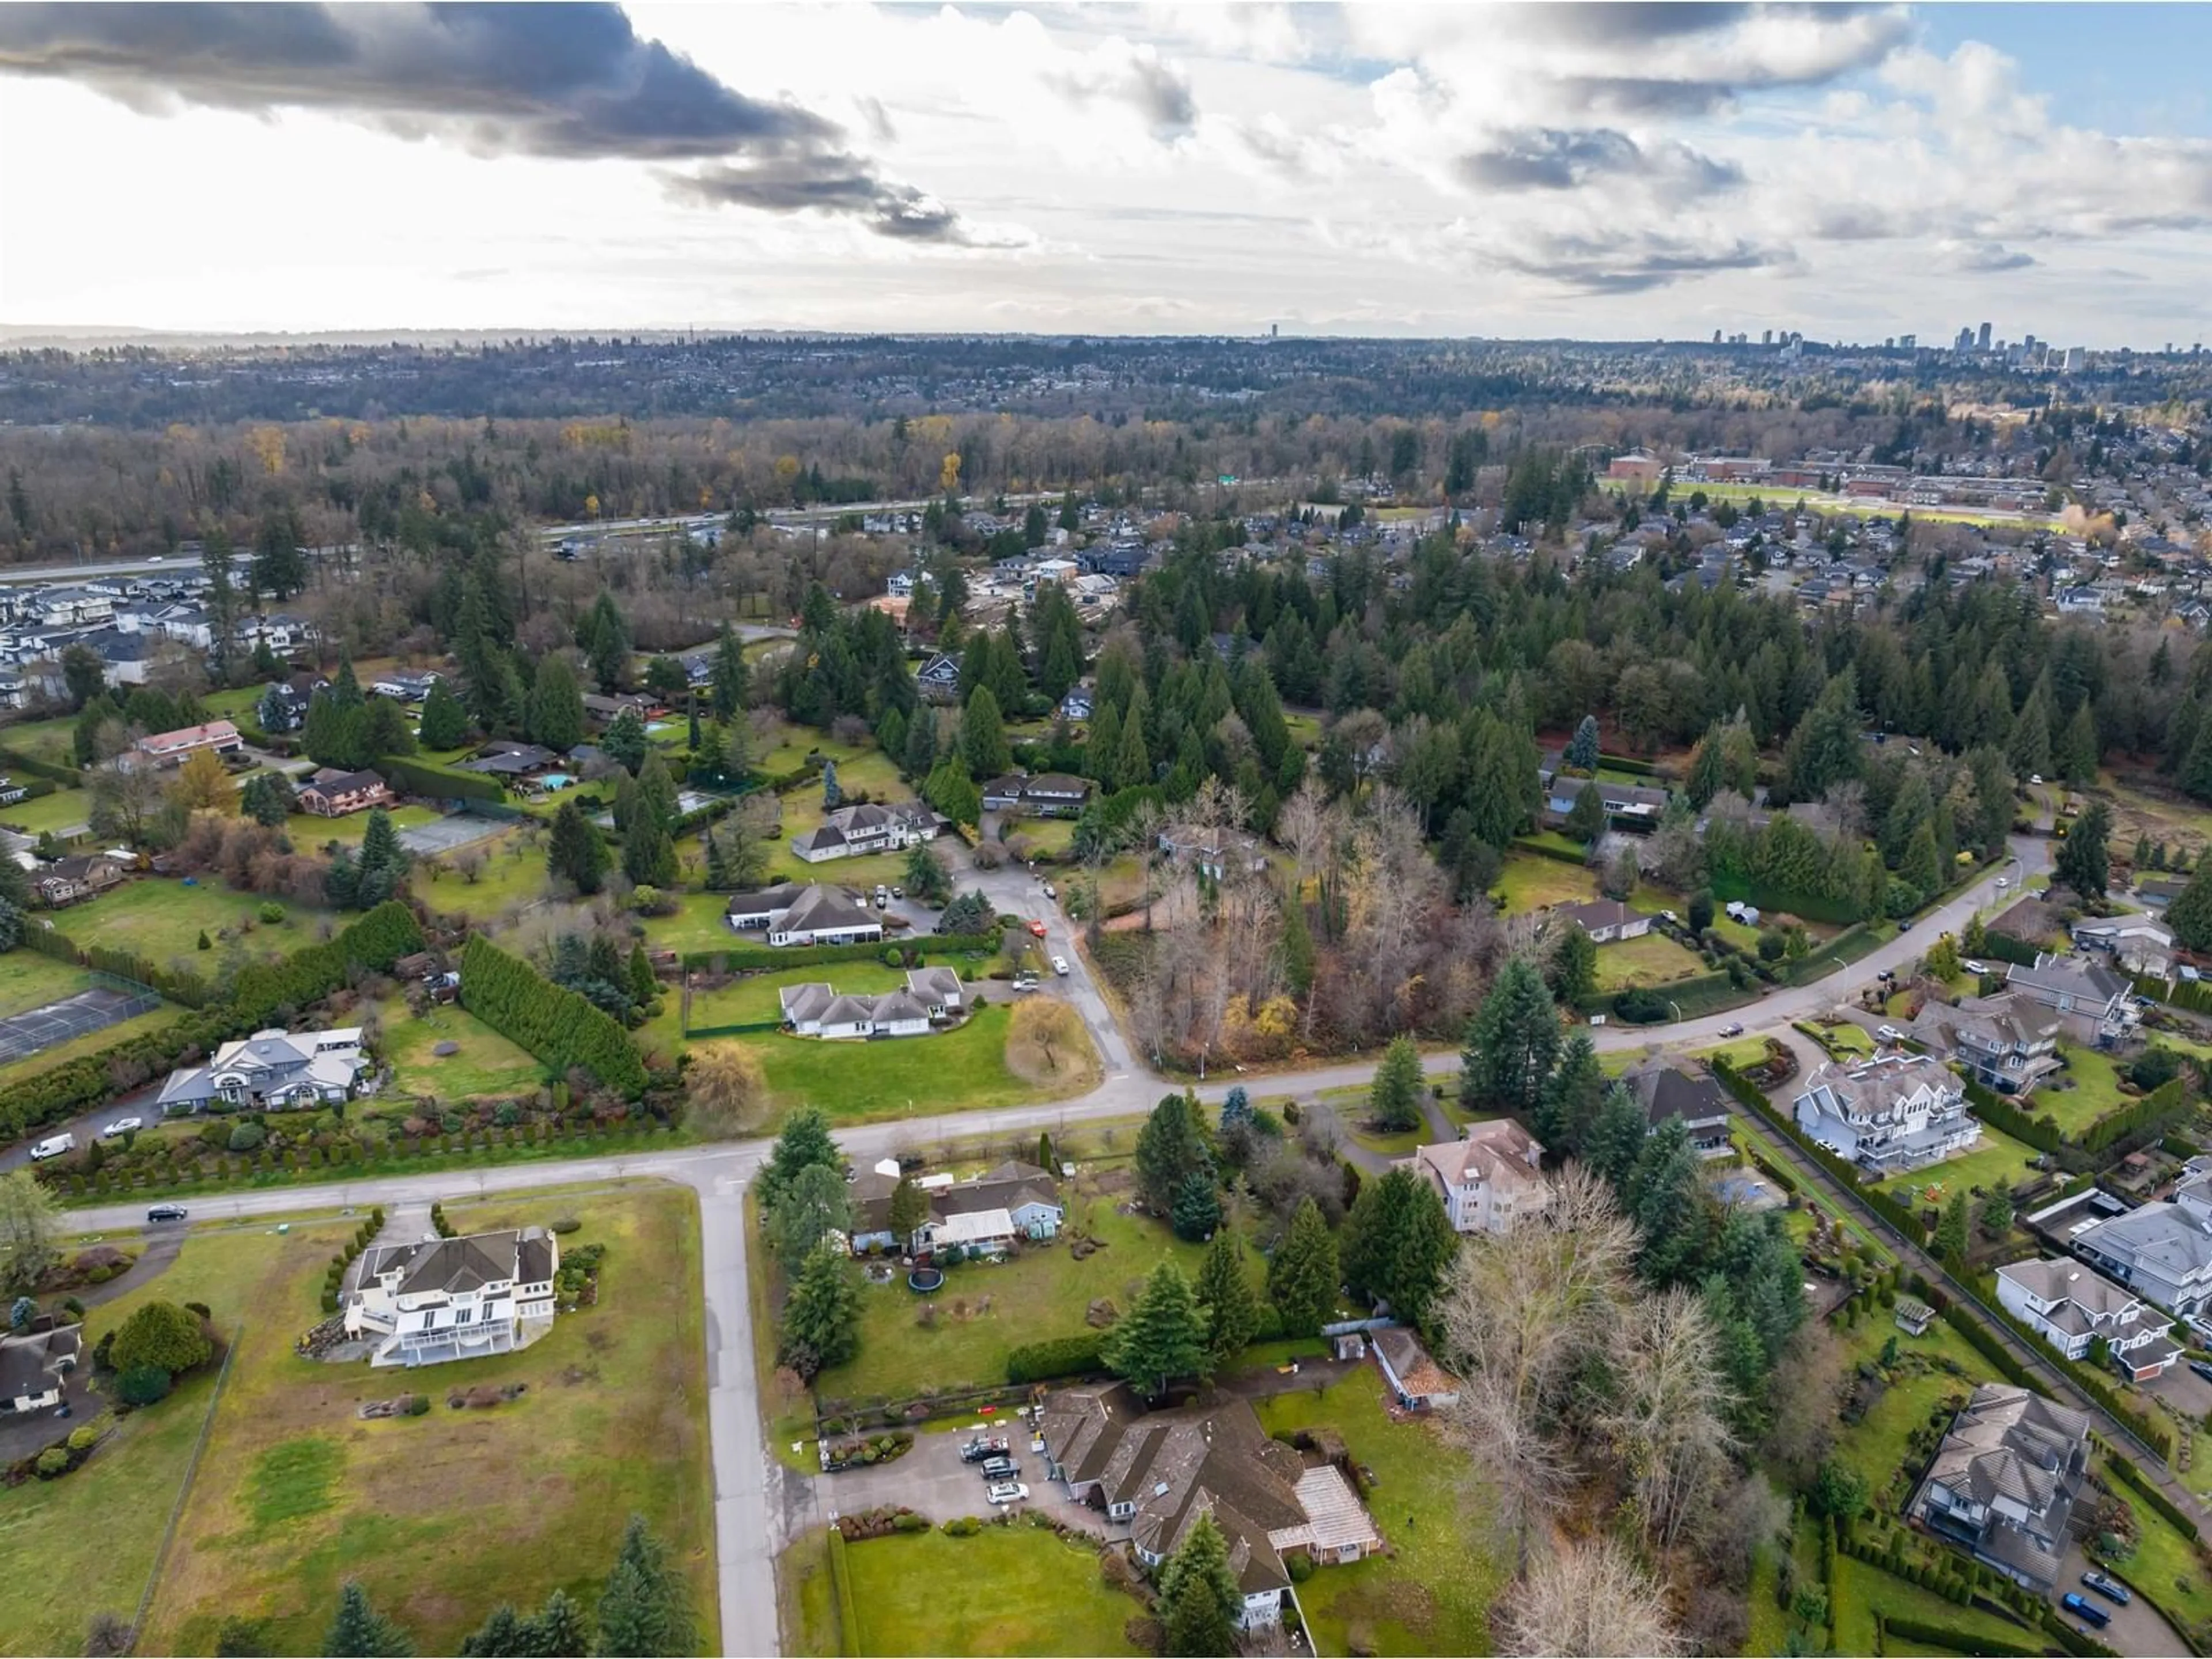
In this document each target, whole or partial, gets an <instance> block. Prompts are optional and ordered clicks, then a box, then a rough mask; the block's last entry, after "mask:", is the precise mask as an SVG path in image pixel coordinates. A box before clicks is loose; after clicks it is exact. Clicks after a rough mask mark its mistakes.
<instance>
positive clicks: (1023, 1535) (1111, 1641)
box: [794, 1526, 1143, 1659]
mask: <svg viewBox="0 0 2212 1659" xmlns="http://www.w3.org/2000/svg"><path fill="white" fill-rule="evenodd" d="M794 1548H795V1549H800V1550H805V1552H806V1553H807V1554H808V1556H809V1559H810V1561H811V1564H812V1565H811V1571H807V1572H806V1575H805V1577H804V1578H803V1579H801V1581H800V1587H799V1606H800V1609H801V1613H802V1623H803V1626H804V1632H805V1634H804V1640H803V1642H802V1644H801V1647H800V1651H801V1652H803V1653H808V1654H817V1655H830V1654H836V1653H839V1652H844V1653H851V1654H859V1655H866V1656H868V1659H890V1656H906V1655H916V1654H920V1655H927V1654H946V1655H959V1656H963V1659H964V1656H972V1659H986V1656H997V1655H1000V1654H1100V1655H1122V1654H1136V1653H1139V1652H1141V1651H1143V1650H1140V1649H1139V1648H1136V1647H1133V1646H1132V1645H1131V1644H1130V1643H1129V1640H1128V1638H1127V1636H1125V1635H1124V1634H1123V1633H1122V1627H1123V1626H1125V1625H1127V1622H1128V1621H1129V1620H1131V1619H1133V1618H1134V1617H1135V1616H1136V1615H1137V1614H1139V1613H1141V1612H1142V1611H1143V1608H1142V1607H1140V1606H1139V1604H1138V1602H1137V1601H1136V1600H1135V1598H1133V1596H1130V1595H1127V1594H1125V1593H1124V1592H1122V1591H1121V1590H1117V1589H1110V1588H1109V1587H1108V1586H1107V1585H1106V1583H1104V1582H1103V1580H1102V1579H1101V1578H1100V1577H1099V1576H1098V1557H1097V1551H1096V1550H1095V1549H1094V1548H1092V1547H1091V1546H1089V1545H1087V1544H1083V1543H1078V1542H1062V1541H1060V1539H1059V1538H1058V1537H1056V1536H1054V1534H1052V1533H1050V1532H1048V1531H1046V1530H1044V1529H1043V1528H1037V1527H1022V1526H1012V1527H986V1528H984V1529H983V1530H982V1531H981V1532H980V1533H978V1534H975V1536H974V1537H973V1538H948V1537H946V1536H945V1534H943V1533H941V1532H924V1533H895V1534H892V1535H891V1536H890V1537H888V1538H873V1539H870V1540H869V1541H867V1542H866V1543H863V1544H851V1545H848V1546H847V1547H846V1549H845V1566H846V1571H848V1573H850V1574H851V1576H852V1580H853V1605H854V1608H855V1609H856V1610H857V1611H858V1613H859V1615H860V1629H859V1630H857V1631H852V1632H846V1638H845V1641H844V1642H843V1644H840V1643H839V1641H838V1637H837V1631H836V1622H835V1621H836V1608H835V1606H834V1600H835V1598H834V1596H833V1595H832V1593H831V1590H830V1585H829V1571H828V1570H827V1568H826V1566H825V1565H823V1551H822V1547H821V1546H820V1545H819V1544H818V1543H817V1542H815V1541H811V1540H810V1541H807V1542H805V1543H804V1544H800V1545H797V1546H794ZM958 1586H975V1588H976V1589H978V1590H982V1588H983V1587H984V1586H988V1589H987V1590H986V1591H983V1593H981V1594H973V1595H963V1594H961V1593H959V1591H958V1589H957V1588H956V1587H958Z"/></svg>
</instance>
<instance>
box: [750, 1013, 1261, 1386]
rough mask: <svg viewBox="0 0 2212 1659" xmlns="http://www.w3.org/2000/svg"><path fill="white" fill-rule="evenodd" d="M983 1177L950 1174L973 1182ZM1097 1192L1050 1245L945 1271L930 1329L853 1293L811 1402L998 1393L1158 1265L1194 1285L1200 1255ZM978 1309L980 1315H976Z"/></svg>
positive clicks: (897, 1308) (909, 1311)
mask: <svg viewBox="0 0 2212 1659" xmlns="http://www.w3.org/2000/svg"><path fill="white" fill-rule="evenodd" d="M878 1046H880V1045H878ZM983 1167H986V1166H984V1165H982V1164H975V1165H973V1166H969V1165H961V1166H959V1170H960V1172H961V1173H964V1174H973V1173H975V1170H978V1169H981V1168H983ZM1107 1184H1108V1185H1109V1186H1110V1188H1111V1190H1107V1191H1102V1190H1100V1187H1101V1183H1100V1182H1099V1181H1098V1180H1097V1179H1096V1178H1094V1177H1093V1176H1090V1175H1084V1176H1079V1177H1078V1178H1077V1180H1076V1182H1075V1183H1074V1185H1073V1187H1072V1188H1067V1189H1066V1192H1065V1194H1064V1195H1065V1197H1066V1202H1067V1225H1066V1228H1065V1230H1064V1231H1062V1232H1061V1235H1060V1238H1059V1240H1057V1241H1055V1242H1054V1243H1048V1244H1036V1245H1033V1246H1030V1247H1028V1248H1025V1249H1023V1250H1022V1251H1021V1253H1020V1254H1019V1255H1016V1256H1014V1257H1012V1258H1011V1259H1009V1260H1008V1261H1004V1262H1001V1263H999V1264H998V1265H996V1266H993V1265H990V1264H987V1263H982V1262H975V1263H970V1264H968V1265H966V1266H963V1267H955V1268H954V1269H953V1270H952V1271H951V1274H950V1275H949V1276H948V1277H947V1279H946V1280H945V1288H944V1289H943V1290H942V1291H939V1292H938V1293H937V1294H936V1295H934V1296H933V1297H927V1298H926V1300H927V1302H929V1303H931V1304H934V1305H935V1307H936V1309H937V1313H936V1316H935V1322H934V1323H933V1325H931V1326H930V1327H928V1328H924V1327H923V1326H922V1325H921V1322H919V1321H918V1319H917V1318H916V1314H917V1312H918V1311H919V1310H920V1309H921V1306H922V1305H923V1303H924V1301H925V1298H923V1297H917V1296H916V1295H915V1294H914V1292H913V1291H909V1290H908V1289H907V1287H906V1281H905V1280H904V1279H900V1278H897V1277H896V1276H894V1278H893V1279H892V1280H891V1282H890V1283H889V1284H887V1285H877V1284H872V1283H863V1284H862V1285H861V1287H860V1357H859V1358H856V1359H854V1361H853V1362H852V1363H851V1364H848V1365H842V1366H840V1367H839V1368H838V1369H837V1370H834V1371H825V1372H823V1374H822V1376H820V1378H819V1379H817V1385H816V1386H817V1391H818V1393H819V1394H820V1395H823V1397H826V1398H835V1399H843V1400H857V1399H865V1398H867V1397H869V1396H872V1395H884V1396H886V1397H888V1398H890V1399H894V1400H903V1399H907V1398H909V1397H911V1396H913V1395H921V1394H935V1393H944V1392H948V1391H950V1390H951V1389H958V1388H960V1387H963V1385H969V1384H973V1385H976V1386H979V1387H980V1386H992V1385H995V1384H998V1383H1004V1382H1005V1381H1006V1354H1007V1352H1008V1350H1010V1349H1012V1348H1015V1347H1018V1346H1020V1345H1022V1344H1023V1343H1025V1342H1039V1341H1043V1340H1047V1339H1048V1338H1051V1337H1057V1336H1079V1335H1081V1334H1083V1333H1084V1331H1085V1329H1086V1328H1087V1327H1086V1326H1085V1323H1084V1314H1085V1310H1088V1309H1089V1307H1090V1305H1091V1303H1092V1301H1093V1300H1095V1299H1097V1297H1107V1298H1109V1299H1110V1300H1111V1301H1112V1302H1113V1303H1114V1304H1115V1306H1116V1307H1117V1308H1119V1309H1120V1310H1121V1311H1122V1312H1123V1313H1125V1314H1126V1313H1127V1311H1128V1310H1130V1308H1132V1307H1133V1306H1134V1305H1135V1302H1136V1297H1137V1293H1138V1291H1139V1290H1140V1289H1142V1287H1143V1285H1144V1281H1145V1278H1146V1275H1147V1274H1148V1273H1151V1272H1152V1269H1153V1268H1154V1267H1157V1266H1158V1265H1159V1262H1160V1260H1161V1258H1162V1257H1164V1256H1167V1257H1172V1258H1173V1259H1174V1260H1175V1261H1177V1262H1179V1263H1181V1264H1182V1267H1183V1270H1184V1271H1185V1272H1186V1273H1189V1274H1190V1276H1191V1277H1192V1278H1193V1279H1196V1277H1197V1276H1198V1269H1199V1264H1200V1261H1202V1260H1203V1259H1204V1257H1205V1255H1206V1247H1205V1246H1204V1245H1203V1244H1186V1243H1183V1242H1182V1240H1180V1239H1178V1238H1176V1237H1175V1235H1174V1234H1172V1233H1171V1232H1170V1231H1168V1229H1167V1228H1166V1227H1165V1226H1164V1225H1161V1224H1160V1223H1158V1222H1157V1221H1153V1220H1150V1219H1148V1218H1145V1217H1141V1216H1128V1215H1117V1214H1115V1204H1116V1203H1117V1202H1119V1201H1121V1200H1126V1199H1127V1196H1128V1187H1127V1182H1126V1181H1125V1180H1122V1179H1120V1178H1118V1177H1117V1178H1115V1179H1112V1180H1111V1181H1110V1182H1109V1183H1107ZM1076 1237H1087V1238H1091V1239H1095V1240H1097V1241H1098V1242H1100V1243H1103V1245H1104V1246H1105V1248H1104V1249H1101V1250H1098V1251H1097V1252H1096V1253H1095V1254H1093V1255H1090V1256H1088V1257H1086V1258H1085V1260H1083V1261H1077V1260H1076V1259H1075V1256H1074V1252H1073V1249H1071V1246H1072V1244H1073V1241H1074V1239H1075V1238H1076ZM754 1260H755V1261H756V1262H757V1263H759V1264H760V1266H759V1267H757V1271H761V1272H766V1271H768V1265H767V1261H766V1258H765V1257H764V1256H756V1257H755V1258H754ZM1249 1262H1250V1266H1251V1269H1252V1278H1253V1283H1254V1284H1255V1285H1257V1284H1258V1283H1259V1280H1260V1275H1261V1263H1260V1258H1259V1256H1258V1255H1257V1253H1256V1252H1251V1253H1249ZM986 1298H987V1299H988V1301H989V1303H990V1307H989V1310H988V1311H980V1309H981V1304H982V1303H983V1301H984V1300H985V1299H986ZM963 1310H964V1311H963Z"/></svg>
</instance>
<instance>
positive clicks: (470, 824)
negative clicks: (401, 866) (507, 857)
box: [399, 812, 514, 858]
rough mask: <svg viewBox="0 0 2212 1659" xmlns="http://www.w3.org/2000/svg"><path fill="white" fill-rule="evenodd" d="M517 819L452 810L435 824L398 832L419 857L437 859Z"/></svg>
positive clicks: (412, 826) (491, 833) (412, 827)
mask: <svg viewBox="0 0 2212 1659" xmlns="http://www.w3.org/2000/svg"><path fill="white" fill-rule="evenodd" d="M513 822H514V820H513V819H512V818H500V817H492V816H491V815H489V814H488V813H476V812H452V813H448V814H447V816H446V817H442V818H440V819H438V820H436V821H435V823H412V824H410V825H408V826H407V828H406V829H402V830H401V831H400V832H399V844H400V845H401V846H402V847H404V848H406V849H407V850H408V851H409V852H410V853H413V854H416V855H417V856H419V857H422V858H436V857H438V856H439V855H440V854H444V853H453V852H458V851H459V849H460V848H464V847H467V846H471V845H472V844H474V843H475V842H480V841H487V840H489V839H490V838H491V837H492V836H495V835H497V834H499V833H500V831H501V830H502V829H507V828H508V827H509V826H510V825H512V824H513Z"/></svg>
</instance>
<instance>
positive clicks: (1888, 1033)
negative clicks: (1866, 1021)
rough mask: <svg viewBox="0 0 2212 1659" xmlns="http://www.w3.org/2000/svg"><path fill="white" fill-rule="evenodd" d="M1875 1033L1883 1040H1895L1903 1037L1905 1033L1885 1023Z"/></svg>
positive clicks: (1897, 1040)
mask: <svg viewBox="0 0 2212 1659" xmlns="http://www.w3.org/2000/svg"><path fill="white" fill-rule="evenodd" d="M1875 1036H1878V1037H1880V1038H1881V1040H1882V1041H1883V1042H1899V1040H1901V1039H1902V1038H1903V1037H1904V1036H1905V1033H1904V1032H1902V1031H1900V1030H1898V1029H1897V1027H1895V1026H1894V1025H1885V1026H1883V1027H1882V1028H1881V1030H1878V1031H1876V1032H1875Z"/></svg>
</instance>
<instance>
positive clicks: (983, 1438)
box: [960, 1434, 1030, 1504]
mask: <svg viewBox="0 0 2212 1659" xmlns="http://www.w3.org/2000/svg"><path fill="white" fill-rule="evenodd" d="M1013 1449H1014V1447H1013V1442H1012V1441H1011V1440H1010V1439H1008V1438H1007V1437H1006V1436H1005V1435H1003V1434H998V1435H978V1436H976V1437H975V1438H974V1439H973V1440H970V1441H969V1443H967V1444H966V1445H964V1446H963V1447H961V1449H960V1461H961V1462H963V1463H974V1464H976V1465H978V1466H980V1467H979V1468H978V1470H977V1473H979V1474H981V1475H982V1477H983V1496H984V1498H986V1499H987V1501H988V1502H990V1503H993V1504H1018V1503H1020V1502H1021V1501H1022V1500H1023V1499H1024V1498H1027V1497H1028V1496H1029V1495H1030V1489H1029V1488H1028V1487H1027V1486H1024V1485H1023V1484H1022V1483H1021V1481H1020V1480H1019V1479H1018V1476H1019V1475H1020V1474H1021V1472H1022V1468H1021V1465H1020V1464H1018V1463H1017V1462H1014V1458H1013Z"/></svg>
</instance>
